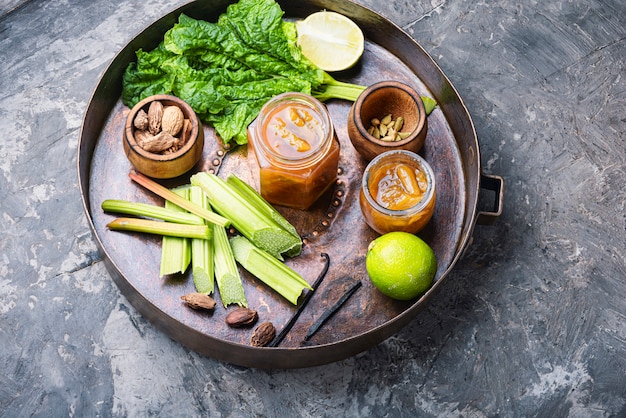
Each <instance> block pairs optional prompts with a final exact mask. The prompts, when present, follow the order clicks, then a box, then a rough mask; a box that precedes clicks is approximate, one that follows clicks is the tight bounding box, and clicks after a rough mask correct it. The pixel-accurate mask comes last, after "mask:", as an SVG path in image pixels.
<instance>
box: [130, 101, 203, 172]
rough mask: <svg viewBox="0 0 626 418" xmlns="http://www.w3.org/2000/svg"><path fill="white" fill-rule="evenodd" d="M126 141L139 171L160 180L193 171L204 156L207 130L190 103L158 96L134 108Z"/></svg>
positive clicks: (131, 112) (133, 162)
mask: <svg viewBox="0 0 626 418" xmlns="http://www.w3.org/2000/svg"><path fill="white" fill-rule="evenodd" d="M123 144H124V152H125V153H126V156H127V157H128V159H129V160H130V162H131V164H132V165H133V166H134V167H135V169H136V170H137V171H139V172H141V173H143V174H145V175H147V176H150V177H153V178H158V179H167V178H173V177H178V176H180V175H182V174H184V173H186V172H187V171H189V170H190V169H191V168H192V167H193V166H194V165H195V164H196V163H197V162H198V160H200V157H202V150H203V148H204V130H203V129H202V124H201V123H200V121H199V120H198V117H197V116H196V114H195V112H194V111H193V109H192V108H191V106H189V105H188V104H187V103H186V102H184V101H183V100H181V99H180V98H178V97H175V96H170V95H164V94H162V95H154V96H150V97H147V98H145V99H143V100H142V101H140V102H139V103H137V104H136V105H135V106H134V107H133V108H132V109H131V111H130V113H129V114H128V118H127V119H126V126H125V129H124V137H123Z"/></svg>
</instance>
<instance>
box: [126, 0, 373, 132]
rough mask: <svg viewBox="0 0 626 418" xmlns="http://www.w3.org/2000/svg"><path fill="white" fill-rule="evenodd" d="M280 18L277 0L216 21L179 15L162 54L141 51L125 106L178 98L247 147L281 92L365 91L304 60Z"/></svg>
mask: <svg viewBox="0 0 626 418" xmlns="http://www.w3.org/2000/svg"><path fill="white" fill-rule="evenodd" d="M283 15H284V12H283V10H282V9H281V8H280V6H279V5H278V3H276V2H275V1H274V0H240V1H239V2H238V3H235V4H231V5H230V6H229V7H228V8H227V11H226V13H224V14H223V15H221V16H220V17H219V19H218V21H217V23H211V22H207V21H203V20H196V19H193V18H191V17H189V16H187V15H185V14H181V15H180V16H179V20H178V23H177V24H176V25H174V27H172V28H171V29H170V30H168V31H167V32H166V33H165V35H164V38H163V42H161V44H160V45H159V46H158V47H157V48H155V49H154V50H152V51H150V52H145V51H143V50H141V49H140V50H138V51H137V52H136V55H137V61H136V62H133V63H131V64H129V65H128V67H127V68H126V71H125V73H124V76H123V92H122V100H123V102H124V104H126V105H127V106H129V107H132V106H134V105H135V104H136V103H137V102H139V101H140V100H142V99H144V98H145V97H148V96H151V95H154V94H173V95H175V96H178V97H180V98H181V99H183V100H185V101H186V102H187V103H189V105H190V106H191V107H192V108H193V109H194V111H195V112H196V114H197V115H198V117H199V118H200V120H202V121H203V122H205V123H207V124H209V125H212V126H213V127H214V128H215V130H216V131H217V133H218V135H219V136H220V137H221V138H222V139H223V140H224V141H225V142H229V141H230V140H233V139H234V140H235V142H236V143H237V144H245V143H247V134H246V129H247V127H248V125H249V124H250V123H251V122H252V121H253V120H254V118H256V116H257V115H258V113H259V111H260V109H261V107H262V106H263V104H264V103H265V102H267V101H268V100H269V99H271V98H272V97H274V96H276V95H278V94H280V93H284V92H288V91H297V92H302V93H306V94H311V95H313V96H315V97H318V98H319V99H320V100H328V99H331V98H341V99H347V100H355V99H356V98H357V97H358V95H359V94H360V92H361V91H363V89H364V87H363V86H357V85H353V84H346V83H340V82H337V81H336V80H334V79H333V78H332V77H331V76H330V75H329V74H327V73H326V72H324V71H322V70H320V69H319V68H317V67H315V66H314V65H313V64H312V63H311V62H310V61H309V60H307V59H306V58H305V57H304V56H303V55H302V52H301V51H300V49H299V48H298V47H297V45H296V40H297V32H296V26H295V24H294V23H293V22H288V21H285V20H283Z"/></svg>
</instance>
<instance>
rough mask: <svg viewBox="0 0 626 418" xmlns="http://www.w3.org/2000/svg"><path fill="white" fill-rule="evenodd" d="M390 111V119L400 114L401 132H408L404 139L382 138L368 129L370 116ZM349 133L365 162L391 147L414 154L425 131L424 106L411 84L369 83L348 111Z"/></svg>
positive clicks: (382, 115)
mask: <svg viewBox="0 0 626 418" xmlns="http://www.w3.org/2000/svg"><path fill="white" fill-rule="evenodd" d="M388 114H391V115H392V119H396V118H397V117H399V116H401V117H402V118H403V119H404V125H403V127H402V129H400V131H401V132H405V133H408V136H407V137H406V138H404V139H401V140H397V141H383V140H381V139H377V138H376V137H374V135H372V134H371V133H370V132H368V129H369V128H370V126H371V125H372V122H371V121H372V119H374V118H377V119H379V120H380V119H381V118H383V117H384V116H386V115H388ZM347 126H348V136H349V137H350V141H351V142H352V145H353V146H354V148H355V149H356V150H357V152H358V153H359V154H361V155H362V156H363V157H364V158H365V159H366V160H367V161H370V160H372V159H373V158H374V157H376V156H377V155H379V154H382V153H383V152H386V151H391V150H407V151H412V152H415V153H417V152H418V151H419V150H420V149H421V148H422V146H423V145H424V140H425V139H426V133H427V131H428V119H427V117H426V109H425V108H424V102H423V101H422V98H421V97H420V95H419V94H418V93H417V92H416V91H415V90H414V89H413V88H411V87H409V86H407V85H406V84H403V83H400V82H397V81H381V82H379V83H376V84H372V85H371V86H369V87H368V88H367V89H365V90H364V91H363V93H361V95H360V96H359V97H358V98H357V100H356V101H355V102H354V104H353V105H352V107H351V108H350V112H349V114H348V124H347Z"/></svg>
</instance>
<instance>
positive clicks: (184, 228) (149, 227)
mask: <svg viewBox="0 0 626 418" xmlns="http://www.w3.org/2000/svg"><path fill="white" fill-rule="evenodd" d="M107 228H109V229H111V230H113V231H130V232H143V233H147V234H156V235H167V236H170V237H185V238H202V239H209V236H210V235H209V228H208V227H207V226H206V225H185V224H175V223H173V222H162V221H153V220H150V219H138V218H117V219H114V220H112V221H111V222H109V223H108V224H107Z"/></svg>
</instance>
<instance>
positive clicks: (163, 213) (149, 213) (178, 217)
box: [102, 199, 204, 225]
mask: <svg viewBox="0 0 626 418" xmlns="http://www.w3.org/2000/svg"><path fill="white" fill-rule="evenodd" d="M177 207H178V206H177ZM102 210H104V211H105V212H115V213H123V214H125V215H136V216H142V217H144V218H154V219H160V220H162V221H167V222H174V223H179V224H189V225H202V224H203V223H204V220H203V219H202V218H201V217H199V216H198V215H194V214H193V213H189V212H187V211H182V210H172V209H170V208H169V207H168V205H165V207H163V206H156V205H151V204H148V203H136V202H129V201H128V200H119V199H107V200H105V201H104V202H102Z"/></svg>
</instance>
